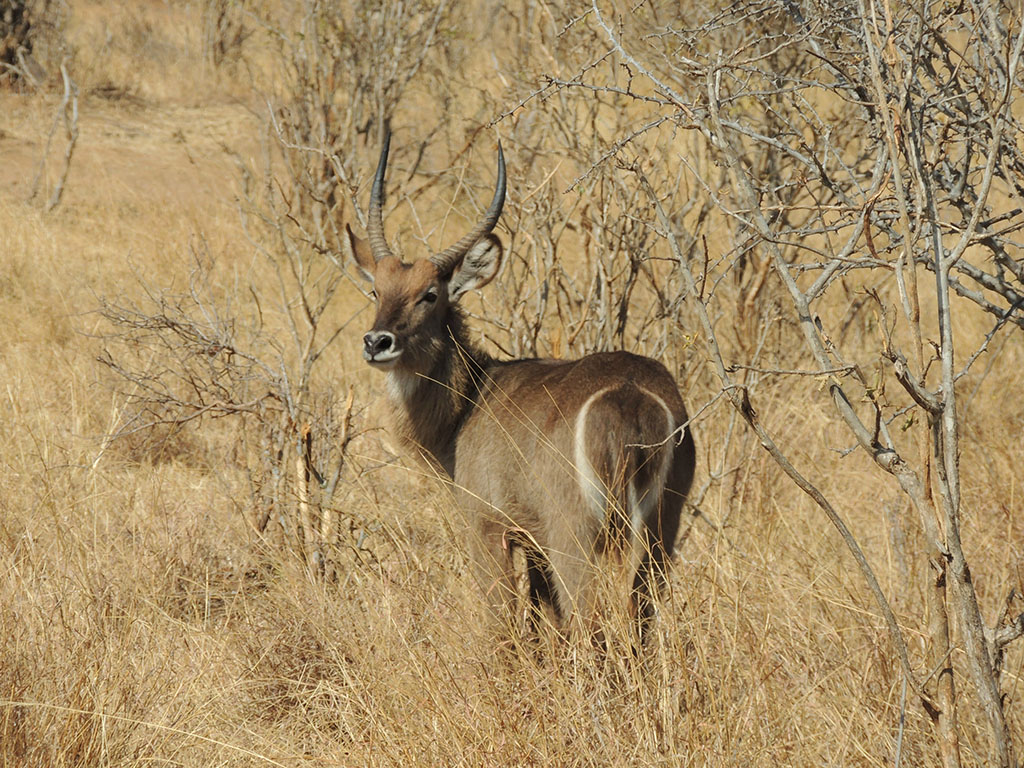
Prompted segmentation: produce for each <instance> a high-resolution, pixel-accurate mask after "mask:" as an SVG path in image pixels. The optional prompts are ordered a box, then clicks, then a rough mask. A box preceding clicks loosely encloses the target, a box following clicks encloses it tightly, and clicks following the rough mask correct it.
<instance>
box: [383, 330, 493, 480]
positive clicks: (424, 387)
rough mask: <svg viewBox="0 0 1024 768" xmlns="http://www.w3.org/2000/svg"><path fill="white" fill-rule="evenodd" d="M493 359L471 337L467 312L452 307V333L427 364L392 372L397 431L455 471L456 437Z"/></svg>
mask: <svg viewBox="0 0 1024 768" xmlns="http://www.w3.org/2000/svg"><path fill="white" fill-rule="evenodd" d="M491 363H492V360H491V358H490V357H489V356H488V355H486V354H485V353H483V352H481V351H480V350H478V349H477V348H476V347H474V346H473V344H472V343H471V342H470V341H469V338H468V336H467V333H466V330H465V327H464V322H463V318H462V315H461V314H460V313H458V312H457V311H453V313H452V317H451V319H450V320H449V323H448V333H446V334H445V335H444V337H443V338H441V339H439V340H438V342H437V344H436V345H435V346H434V348H433V349H432V350H431V354H430V355H429V356H427V358H426V363H425V365H424V366H423V367H422V369H419V370H417V369H413V370H408V369H399V370H393V371H390V372H389V373H388V394H389V395H390V397H391V401H392V402H393V403H394V404H395V406H397V407H396V408H395V411H394V413H393V418H394V419H395V420H396V421H397V422H398V423H397V424H396V425H395V427H396V432H397V433H398V434H399V436H400V437H401V439H402V440H403V442H404V443H405V444H406V445H407V446H408V447H410V448H412V449H413V450H414V451H419V452H420V453H423V454H426V458H427V459H428V460H431V461H432V462H434V463H436V464H437V465H438V466H440V467H441V468H442V469H443V470H444V471H445V472H446V473H447V474H448V475H449V477H452V476H454V474H455V441H456V439H457V437H458V434H459V430H460V429H461V428H462V424H463V421H464V419H465V417H466V414H467V413H468V412H469V411H470V410H471V409H472V408H473V407H474V406H475V404H476V399H477V394H478V393H479V391H480V385H481V382H482V381H483V380H484V377H485V375H486V371H487V369H488V367H489V366H490V365H491Z"/></svg>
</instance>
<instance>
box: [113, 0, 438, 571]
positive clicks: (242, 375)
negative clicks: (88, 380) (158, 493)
mask: <svg viewBox="0 0 1024 768" xmlns="http://www.w3.org/2000/svg"><path fill="white" fill-rule="evenodd" d="M290 11H291V6H287V5H286V6H277V5H272V6H270V7H269V8H267V9H264V10H262V11H261V12H260V13H256V12H255V11H254V12H253V15H252V16H251V17H250V18H251V19H253V23H258V24H259V25H261V28H262V30H263V33H265V34H266V35H267V36H269V39H270V40H271V41H272V43H273V46H274V48H275V57H274V61H275V63H276V65H277V66H278V67H279V73H278V75H279V77H277V76H275V79H274V82H275V83H276V85H275V86H274V88H275V89H274V90H272V91H270V92H268V93H267V94H266V97H265V102H266V119H265V125H264V142H263V154H262V158H261V161H260V163H259V164H258V165H253V164H251V163H250V162H248V161H246V160H243V158H241V157H240V156H237V155H236V156H235V159H236V162H237V164H238V170H239V175H240V178H241V196H240V201H239V209H240V214H241V217H242V224H243V227H244V230H245V233H246V235H247V237H248V242H249V244H250V245H251V247H252V250H253V253H254V260H253V264H252V267H251V272H250V274H249V276H248V279H247V281H246V283H247V284H245V285H244V286H243V287H242V288H241V290H240V292H238V293H237V294H236V295H228V296H224V295H222V294H220V293H218V291H217V290H216V289H215V280H214V279H213V278H212V275H213V272H212V271H211V269H212V266H213V262H212V261H211V260H210V259H209V258H208V256H207V254H206V253H205V249H204V248H203V247H201V246H198V247H196V248H195V249H194V252H193V254H192V268H191V273H190V276H189V281H188V288H187V290H185V291H183V292H177V293H175V292H172V291H169V290H164V289H159V288H157V287H155V286H153V285H151V284H150V283H149V282H148V281H147V280H146V279H145V278H143V279H141V280H140V282H139V290H140V297H139V298H138V299H137V300H134V301H131V300H129V301H123V300H118V301H116V302H115V301H112V300H104V301H103V303H102V306H101V312H102V314H103V315H104V316H105V317H106V319H107V320H108V321H109V322H110V323H111V324H112V326H113V328H114V329H115V331H114V333H113V334H112V335H111V336H110V338H109V343H108V344H107V347H106V350H105V351H104V353H103V355H102V356H101V361H102V362H103V363H104V364H106V365H107V366H108V367H109V368H110V369H111V370H113V371H114V372H115V373H117V374H118V375H119V376H120V377H121V378H122V379H123V380H124V381H126V382H128V387H127V388H126V390H125V394H126V396H127V397H128V399H129V401H130V403H131V409H130V410H131V419H130V420H129V421H126V422H125V423H124V424H123V425H122V426H121V429H120V430H119V431H120V433H122V434H123V433H125V432H130V431H134V430H140V429H141V430H148V429H150V428H152V427H153V426H154V425H160V424H165V425H166V424H171V425H174V426H175V427H180V426H182V425H185V424H201V423H204V422H208V421H210V420H214V419H224V418H231V419H233V420H235V421H236V423H237V424H238V439H237V441H236V442H235V446H234V450H233V455H232V456H231V458H232V459H233V461H234V462H235V464H236V465H237V466H239V467H241V468H243V469H244V471H245V472H246V473H247V475H248V478H249V487H250V491H251V499H250V510H251V514H252V523H253V526H254V528H255V529H256V530H257V531H258V532H259V533H260V534H264V533H265V534H267V535H268V536H270V537H271V538H278V539H281V538H283V540H284V542H285V543H286V544H287V546H288V547H289V548H291V549H293V550H294V551H296V552H298V553H300V554H301V555H302V556H303V557H304V558H305V559H306V560H307V561H308V562H310V563H311V564H313V565H314V566H315V567H316V568H317V569H320V570H323V569H324V568H325V567H326V561H325V557H326V556H327V553H328V551H329V550H330V551H336V547H337V545H338V543H339V537H341V536H345V535H348V534H349V533H351V531H352V529H353V526H352V525H350V524H349V521H347V520H346V518H345V515H344V513H343V512H342V511H341V506H342V505H341V498H340V497H341V496H343V490H344V486H343V484H342V485H339V479H340V477H341V475H342V472H343V469H344V463H345V453H346V448H347V446H348V443H349V441H350V440H351V439H352V438H353V437H354V435H355V432H354V430H353V427H352V419H353V415H354V413H356V411H357V407H356V404H355V401H354V396H353V394H352V392H351V391H349V392H348V393H347V395H346V394H345V393H343V392H335V391H334V390H333V389H332V387H331V385H330V383H329V382H330V381H331V378H332V377H331V375H330V371H329V370H327V369H328V367H329V366H327V365H325V361H330V360H332V358H331V351H332V348H333V345H334V344H335V342H336V341H337V339H338V338H339V336H340V335H341V333H342V332H343V331H344V330H345V328H346V327H347V325H348V322H349V320H350V319H351V318H345V317H342V316H340V313H339V312H338V310H337V309H336V307H335V299H336V297H337V295H338V292H339V290H340V289H341V287H342V286H343V285H344V284H345V282H346V279H347V278H346V268H345V266H344V265H343V264H342V261H341V247H340V240H339V236H338V233H339V228H340V227H341V226H342V225H343V219H342V212H343V208H344V206H343V201H344V199H345V196H346V192H347V191H348V190H350V189H354V188H355V187H356V186H357V180H356V178H355V176H354V175H353V173H352V170H351V169H352V167H353V163H354V162H355V161H356V158H357V155H358V148H357V146H356V140H357V137H358V135H359V134H360V132H361V133H363V134H367V133H368V132H369V131H370V130H371V128H379V127H380V126H382V125H383V124H384V123H385V122H386V121H387V120H388V119H389V117H390V115H391V113H392V111H393V110H394V107H395V104H396V103H397V101H398V99H399V97H400V96H401V94H402V91H403V89H405V88H406V86H407V85H408V84H409V82H410V81H411V80H412V79H413V78H415V77H416V76H417V73H418V72H419V71H420V69H421V68H422V67H423V66H424V64H425V63H426V62H428V61H429V60H430V57H431V56H433V55H434V50H435V48H436V47H437V46H439V45H440V44H441V43H442V42H443V36H441V35H439V34H438V30H439V28H440V26H441V24H442V23H443V22H444V20H445V18H446V16H445V14H446V9H445V6H444V4H441V5H440V6H435V5H433V4H429V3H422V4H418V3H413V4H407V3H396V4H394V5H393V6H390V5H389V6H387V7H378V6H376V5H374V6H373V7H372V8H370V7H364V6H355V7H353V8H338V7H337V6H335V5H333V4H329V3H325V2H319V1H318V0H309V1H308V2H305V3H303V4H302V6H301V7H300V8H297V9H295V11H294V15H288V14H289V12H290ZM279 14H281V15H279ZM356 218H361V217H360V216H359V214H358V212H357V213H356ZM350 220H351V219H350Z"/></svg>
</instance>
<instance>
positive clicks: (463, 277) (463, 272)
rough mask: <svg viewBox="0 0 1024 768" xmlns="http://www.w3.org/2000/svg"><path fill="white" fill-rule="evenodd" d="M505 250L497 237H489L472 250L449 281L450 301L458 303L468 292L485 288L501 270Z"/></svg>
mask: <svg viewBox="0 0 1024 768" xmlns="http://www.w3.org/2000/svg"><path fill="white" fill-rule="evenodd" d="M504 250H505V249H504V248H503V247H502V245H501V240H499V239H498V238H497V236H495V235H487V237H485V238H483V239H482V240H480V242H478V243H477V244H476V245H474V246H473V247H472V248H470V249H469V251H468V252H467V253H466V256H465V257H464V258H463V259H462V263H460V264H459V266H457V267H456V268H455V271H454V272H453V273H452V276H451V279H450V280H449V281H448V300H449V301H451V302H456V301H458V300H459V299H460V298H462V295H463V294H465V293H466V292H467V291H473V290H476V289H477V288H483V287H484V286H485V285H487V284H488V283H489V282H491V280H493V279H494V276H495V275H497V274H498V270H499V269H501V257H502V255H503V253H504Z"/></svg>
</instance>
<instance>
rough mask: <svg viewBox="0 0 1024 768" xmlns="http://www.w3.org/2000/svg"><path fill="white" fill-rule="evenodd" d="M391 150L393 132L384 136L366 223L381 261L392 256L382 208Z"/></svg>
mask: <svg viewBox="0 0 1024 768" xmlns="http://www.w3.org/2000/svg"><path fill="white" fill-rule="evenodd" d="M390 148H391V131H387V132H386V133H385V134H384V147H383V148H382V149H381V151H380V160H379V161H378V162H377V174H376V175H375V176H374V177H373V188H372V189H371V190H370V210H369V211H368V214H369V216H368V221H367V222H366V235H367V238H368V239H369V241H370V250H371V252H372V253H373V260H374V261H380V260H381V259H383V258H384V257H386V256H391V255H392V254H391V249H390V248H388V241H387V240H385V239H384V219H383V214H382V213H381V208H382V206H383V205H384V171H385V170H386V169H387V167H388V150H389V149H390Z"/></svg>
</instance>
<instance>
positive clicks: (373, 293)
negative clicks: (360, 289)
mask: <svg viewBox="0 0 1024 768" xmlns="http://www.w3.org/2000/svg"><path fill="white" fill-rule="evenodd" d="M370 298H371V299H373V300H374V301H376V300H377V292H376V291H375V290H373V288H371V289H370Z"/></svg>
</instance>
